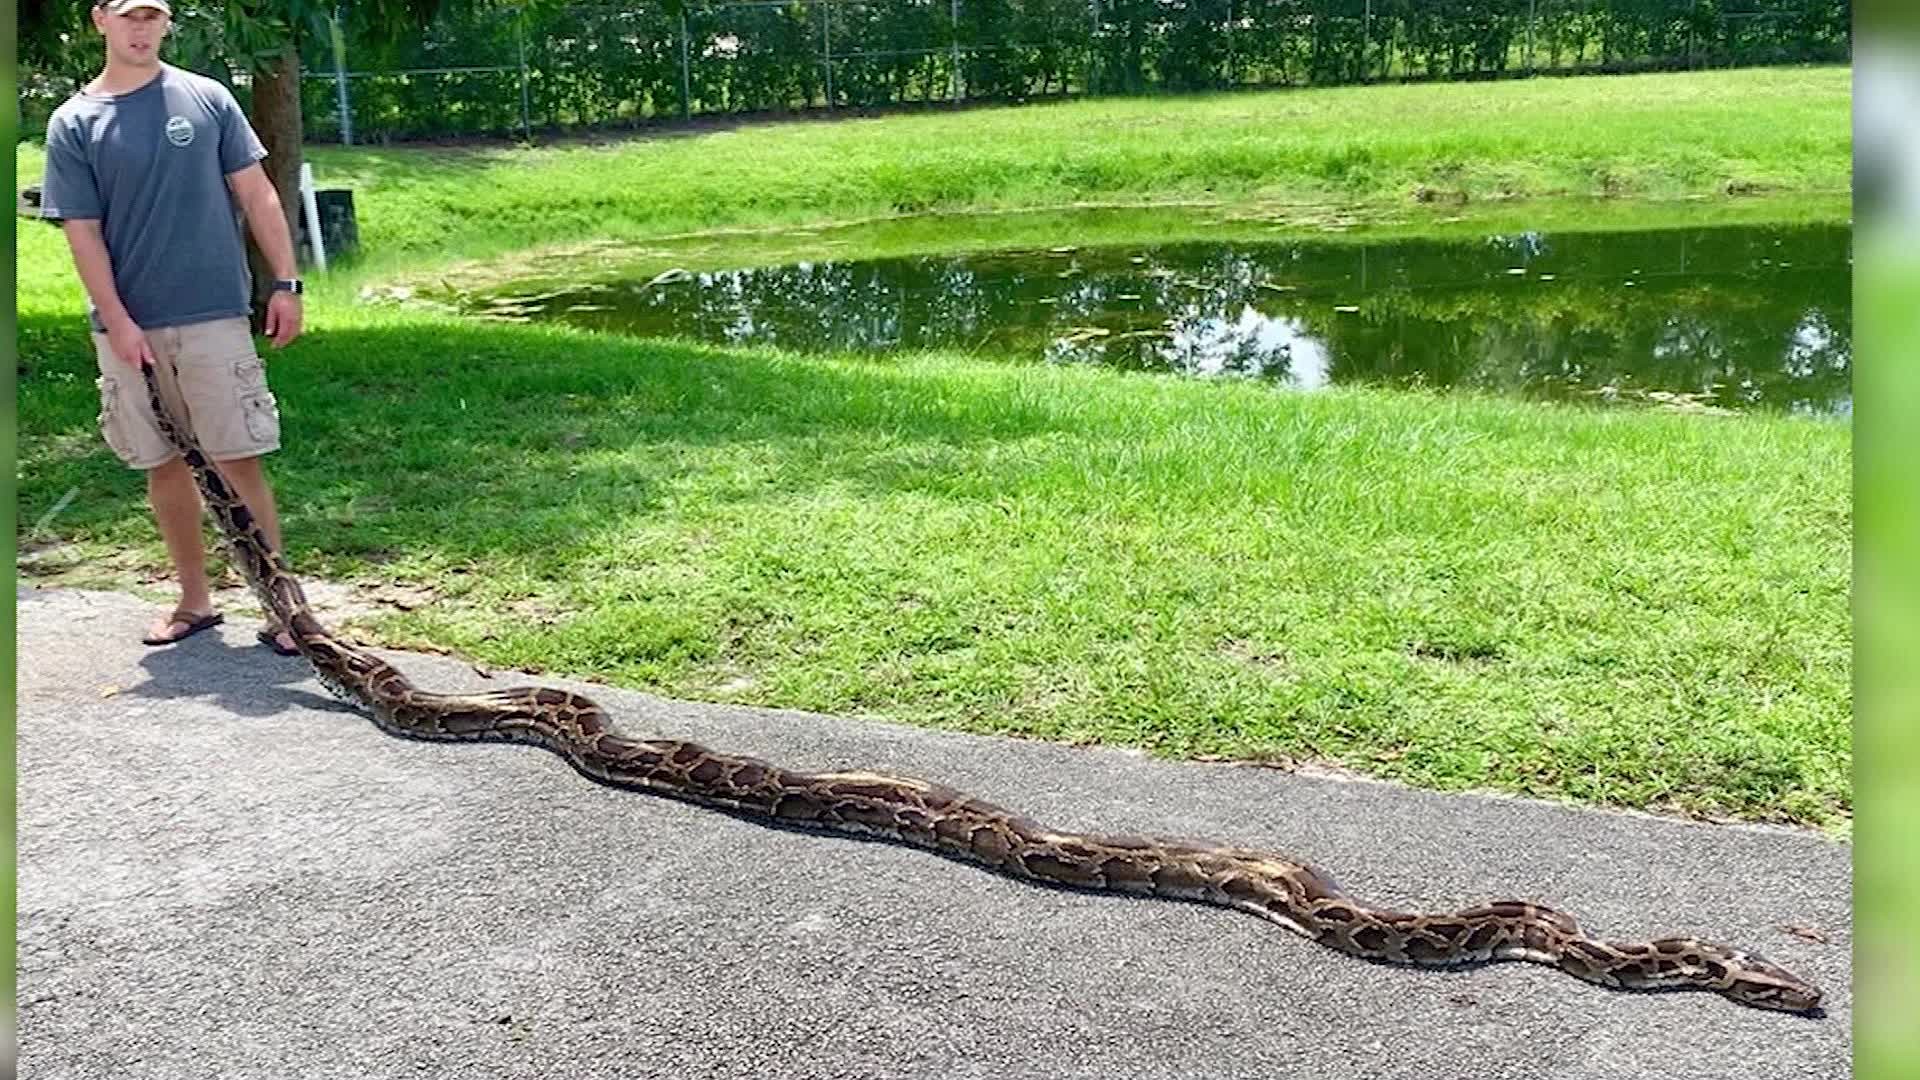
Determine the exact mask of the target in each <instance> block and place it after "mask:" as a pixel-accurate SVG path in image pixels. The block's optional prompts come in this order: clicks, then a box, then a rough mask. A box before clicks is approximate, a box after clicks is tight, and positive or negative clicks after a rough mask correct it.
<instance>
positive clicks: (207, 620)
mask: <svg viewBox="0 0 1920 1080" xmlns="http://www.w3.org/2000/svg"><path fill="white" fill-rule="evenodd" d="M225 621H226V616H224V615H222V614H220V613H219V612H217V611H216V612H212V613H210V614H206V615H202V614H200V613H199V612H195V611H188V610H187V609H186V608H180V609H179V610H177V611H175V612H174V613H173V615H172V617H170V618H169V619H168V620H167V629H169V630H171V629H173V624H174V623H184V624H185V625H186V629H185V630H182V631H181V632H180V633H178V634H175V635H173V636H172V637H154V636H152V635H151V634H149V635H148V636H146V637H143V638H141V639H140V641H141V642H142V643H143V644H146V645H172V644H173V643H175V642H177V641H185V640H186V639H188V638H190V637H192V636H193V635H195V634H197V633H199V632H200V631H202V630H205V629H206V628H207V627H209V626H219V625H220V624H221V623H222V622H225Z"/></svg>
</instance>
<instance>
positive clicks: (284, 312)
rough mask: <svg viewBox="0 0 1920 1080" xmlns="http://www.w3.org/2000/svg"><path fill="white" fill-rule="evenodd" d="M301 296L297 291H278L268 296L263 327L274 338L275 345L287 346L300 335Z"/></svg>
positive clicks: (277, 347)
mask: <svg viewBox="0 0 1920 1080" xmlns="http://www.w3.org/2000/svg"><path fill="white" fill-rule="evenodd" d="M300 320H301V314H300V297H299V294H297V293H290V292H277V293H274V294H273V295H272V296H270V297H268V298H267V317H266V321H265V323H264V325H263V326H262V327H261V329H263V330H265V331H266V333H267V336H268V337H269V338H272V339H273V347H274V348H276V349H282V348H285V347H286V346H287V345H288V344H290V343H291V342H292V341H293V339H294V338H297V337H299V336H300Z"/></svg>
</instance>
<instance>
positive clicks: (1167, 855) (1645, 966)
mask: <svg viewBox="0 0 1920 1080" xmlns="http://www.w3.org/2000/svg"><path fill="white" fill-rule="evenodd" d="M145 374H146V382H147V389H148V394H149V397H150V398H151V400H152V403H153V408H154V413H155V416H156V417H157V418H158V419H159V421H160V424H161V427H162V429H163V431H164V432H165V434H166V435H167V437H168V439H169V440H171V441H172V443H173V444H174V446H175V447H176V448H177V449H178V450H179V451H180V453H181V455H182V457H184V459H185V461H186V464H187V465H188V466H189V467H190V468H191V470H192V472H193V475H194V478H195V481H196V483H197V485H198V487H199V489H200V492H201V495H202V496H203V498H204V501H205V503H206V506H207V508H208V509H209V511H210V512H211V513H212V515H213V517H214V519H215V521H216V523H217V524H218V526H219V528H220V531H221V534H222V536H223V537H224V539H225V541H226V543H227V547H228V550H229V551H230V553H231V556H232V558H233V560H234V563H235V565H236V566H238V567H239V569H240V570H241V572H242V574H243V576H244V577H245V578H246V580H247V582H248V584H249V586H250V587H251V588H252V590H253V592H254V594H255V596H257V597H258V599H259V601H260V603H261V604H262V605H263V606H264V607H265V608H266V609H267V610H268V611H270V612H271V613H272V615H273V617H274V618H275V619H277V620H278V621H279V622H280V623H281V624H282V625H284V626H286V627H287V628H288V629H289V631H290V632H291V634H292V636H293V639H294V641H295V643H296V644H297V646H298V648H299V650H300V655H301V656H302V657H304V658H305V659H306V661H307V663H308V664H310V665H311V666H312V668H313V671H314V673H315V675H316V676H317V677H318V678H319V680H320V682H321V683H322V684H323V685H324V686H325V687H326V688H327V689H328V690H329V691H331V692H332V693H333V694H335V695H336V696H338V697H339V698H341V699H342V700H344V701H346V702H349V703H350V704H352V705H354V706H356V707H358V708H359V709H361V710H363V711H365V712H366V713H367V714H368V715H369V716H371V717H372V719H373V722H374V723H375V724H376V725H378V726H379V727H380V728H381V729H383V730H385V731H387V732H389V733H391V734H393V735H396V736H403V737H406V738H412V739H428V740H470V741H505V742H517V743H530V744H533V745H536V746H541V747H545V748H546V749H548V750H551V751H552V752H554V753H556V754H558V755H559V756H560V757H562V758H563V759H565V760H566V761H567V763H568V764H570V765H571V766H573V767H574V768H575V769H577V770H579V771H580V772H581V773H583V774H585V775H586V776H588V777H591V778H593V779H595V780H598V781H601V782H603V783H606V784H611V785H614V786H618V787H623V788H631V789H637V790H641V791H646V792H652V793H656V794H660V795H666V796H671V797H674V798H678V799H682V800H686V801H690V802H693V803H696V804H700V805H704V806H708V807H714V808H719V809H721V810H725V811H728V812H731V813H734V814H737V815H745V816H748V817H753V818H757V819H761V820H764V821H767V822H771V823H777V824H780V825H784V826H796V827H800V828H804V829H809V830H821V831H828V832H835V833H843V834H854V835H859V836H864V837H868V838H878V839H882V840H886V841H892V842H895V843H899V844H905V845H910V846H913V847H917V848H923V849H926V850H928V851H932V852H935V853H938V854H940V855H943V856H948V857H950V858H953V859H957V860H960V861H963V862H967V863H971V864H974V865H978V866H983V867H986V868H987V869H989V870H993V871H997V872H999V873H1002V874H1006V875H1009V876H1011V877H1014V878H1018V879H1021V880H1024V881H1029V882H1037V883H1042V884H1046V885H1055V886H1066V887H1071V888H1079V889H1089V890H1099V891H1105V892H1113V893H1124V894H1131V895H1138V896H1150V897H1163V898H1168V899H1175V900H1185V901H1197V902H1202V903H1207V904H1213V905H1218V906H1222V907H1228V908H1235V909H1238V910H1240V911H1244V912H1248V913H1250V914H1253V915H1256V916H1259V917H1260V918H1263V919H1266V920H1268V921H1270V922H1274V923H1278V924H1279V925H1280V926H1283V927H1285V928H1286V929H1288V930H1291V931H1294V932H1296V933H1298V934H1301V935H1303V936H1305V937H1308V938H1311V939H1312V940H1314V941H1317V942H1319V943H1320V944H1322V945H1326V946H1329V947H1331V948H1334V949H1338V950H1340V951H1341V952H1345V953H1350V954H1352V955H1354V956H1357V957H1364V958H1366V959H1369V960H1377V961H1386V962H1391V963H1397V964H1412V965H1422V966H1457V965H1465V964H1477V963H1485V962H1489V961H1497V960H1521V961H1530V962H1533V963H1537V964H1544V965H1547V966H1549V967H1554V968H1558V969H1559V970H1561V971H1563V972H1566V973H1567V974H1569V975H1572V976H1574V977H1576V978H1579V979H1584V980H1586V981H1588V982H1591V983H1597V984H1599V985H1600V986H1604V987H1610V988H1615V989H1625V990H1670V989H1694V990H1705V991H1712V992H1715V993H1719V994H1722V995H1724V996H1726V997H1728V998H1731V999H1732V1000H1734V1001H1737V1002H1740V1003H1741V1004H1744V1005H1750V1006H1754V1007H1757V1008H1762V1009H1775V1010H1782V1011H1790V1012H1814V1011H1816V1010H1818V1007H1819V1004H1820V991H1819V990H1818V989H1816V988H1815V987H1814V986H1812V985H1810V984H1809V983H1807V982H1806V981H1804V980H1802V979H1800V978H1799V977H1797V976H1795V975H1794V974H1792V973H1791V972H1789V971H1786V970H1785V969H1783V968H1781V967H1779V966H1778V965H1775V964H1773V963H1771V962H1769V961H1767V960H1766V959H1765V958H1763V957H1761V956H1759V955H1756V954H1754V953H1752V952H1744V951H1741V950H1737V949H1732V948H1728V947H1726V946H1723V945H1716V944H1713V943H1710V942H1706V941H1700V940H1697V939H1695V938H1691V937H1671V938H1662V939H1659V940H1656V941H1646V942H1624V941H1604V940H1600V939H1596V938H1592V937H1589V936H1587V935H1586V934H1585V933H1583V932H1582V931H1581V929H1580V927H1579V926H1578V925H1577V924H1576V923H1575V922H1574V920H1573V919H1572V918H1571V917H1569V916H1567V915H1566V914H1564V913H1562V912H1559V911H1555V910H1553V909H1551V908H1547V907H1543V906H1541V905H1539V904H1533V903H1527V902H1523V901H1518V900H1502V901H1496V902H1493V903H1488V904H1485V905H1482V906H1478V907H1470V908H1466V909H1464V910H1460V911H1444V912H1432V913H1412V912H1404V911H1392V910H1387V909H1383V908H1379V907H1374V906H1371V905H1369V904H1366V903H1363V902H1361V901H1360V900H1357V899H1355V898H1354V897H1352V896H1350V895H1348V894H1347V893H1346V892H1345V891H1343V890H1342V889H1341V888H1340V887H1339V886H1338V885H1336V884H1335V883H1334V882H1333V881H1332V879H1330V878H1329V877H1327V876H1326V875H1325V874H1323V873H1321V872H1320V871H1319V870H1316V869H1314V868H1313V867H1311V866H1307V865H1304V864H1302V863H1299V862H1294V861H1292V860H1289V859H1286V858H1282V857H1280V856H1278V855H1273V854H1269V853H1265V852H1261V851H1255V850H1248V849H1244V848H1239V847H1229V846H1221V845H1209V844H1194V843H1187V842H1181V841H1173V840H1164V839H1155V838H1151V837H1147V836H1097V835H1086V834H1081V833H1074V832H1064V831H1060V830H1056V829H1050V828H1047V827H1045V826H1044V825H1041V824H1039V823H1037V822H1035V821H1033V820H1032V819H1030V818H1028V817H1026V816H1024V815H1022V814H1019V813H1016V812H1014V811H1012V810H1008V809H1005V808H1003V807H999V806H995V805H993V804H991V803H988V802H984V801H982V800H980V799H977V798H974V797H973V796H970V795H968V794H966V793H964V792H960V791H956V790H954V789H952V788H949V787H945V786H943V785H940V784H936V783H929V782H927V781H924V780H917V779H913V778H910V777H904V776H890V775H883V774H879V773H871V772H833V773H812V772H800V771H796V770H793V769H787V768H782V767H780V766H778V765H774V764H770V763H768V762H765V761H760V760H756V759H754V758H750V757H743V756H739V755H735V754H726V753H721V752H718V751H715V750H711V749H708V748H706V747H704V746H701V745H699V744H697V743H693V742H686V741H682V740H678V739H638V738H633V737H630V736H628V735H624V734H621V733H619V732H618V731H616V730H615V729H614V727H613V725H612V724H611V723H610V721H609V718H608V716H607V714H606V712H605V711H604V710H603V709H601V707H600V706H599V705H596V704H595V703H594V702H593V701H591V700H589V699H588V698H586V697H583V696H582V695H580V694H577V693H573V692H570V691H566V690H560V689H552V688H542V687H521V688H516V689H508V690H495V691H489V692H484V693H465V694H442V693H434V692H431V691H427V690H422V689H420V688H418V687H416V686H414V685H413V683H412V682H410V681H409V680H408V679H407V677H406V676H405V675H403V674H401V672H400V671H399V670H398V669H396V668H395V667H394V666H393V665H392V664H389V663H387V662H386V661H385V660H382V659H380V658H378V657H376V656H374V655H372V654H371V653H368V652H366V651H364V650H362V649H359V648H357V647H355V646H354V645H353V644H351V643H349V642H347V641H344V640H342V639H340V638H338V637H335V636H334V635H333V634H332V633H331V632H329V631H328V630H327V628H326V627H325V626H323V625H321V623H320V621H319V620H318V619H317V618H315V617H314V614H313V611H312V609H311V608H310V607H309V606H308V603H307V600H306V595H305V593H304V591H303V590H302V588H301V586H300V582H299V581H298V580H297V579H296V578H295V577H294V576H293V574H292V573H291V572H290V571H289V570H288V567H287V564H286V562H285V561H284V560H283V558H282V557H281V554H280V553H279V552H278V551H276V550H275V549H274V548H273V547H272V546H270V545H269V544H268V543H267V540H266V537H265V535H264V534H263V533H262V532H261V531H260V529H259V528H258V527H257V526H256V525H255V523H254V519H253V515H252V514H251V513H250V512H249V511H248V509H247V507H246V505H245V503H244V502H242V501H241V500H240V499H239V498H238V497H236V495H235V494H234V493H233V491H232V490H231V489H230V488H229V487H228V486H227V484H226V482H225V480H224V479H223V477H222V476H221V474H220V472H219V470H218V469H217V468H216V467H214V466H212V465H211V464H210V463H209V461H208V460H207V458H206V455H205V454H204V453H202V452H201V449H200V447H199V445H198V442H197V441H196V440H195V438H194V436H193V435H192V434H191V433H190V432H189V431H188V430H187V429H185V428H184V427H182V426H181V425H180V424H179V423H177V422H176V420H175V418H174V417H173V416H172V414H171V412H170V411H169V410H168V407H167V404H166V401H165V400H164V399H163V397H162V395H161V392H160V387H159V384H158V382H157V380H156V378H155V373H154V371H153V370H152V369H151V368H148V369H146V372H145Z"/></svg>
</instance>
